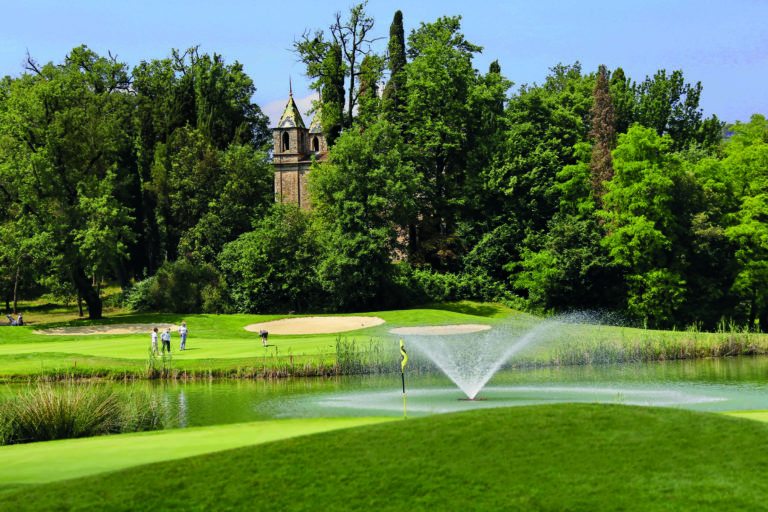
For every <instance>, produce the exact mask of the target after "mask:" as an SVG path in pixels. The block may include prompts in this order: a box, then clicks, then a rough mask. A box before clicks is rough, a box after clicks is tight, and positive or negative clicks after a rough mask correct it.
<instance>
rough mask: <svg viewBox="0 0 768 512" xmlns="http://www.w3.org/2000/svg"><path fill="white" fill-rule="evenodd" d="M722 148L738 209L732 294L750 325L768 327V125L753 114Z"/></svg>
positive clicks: (730, 232)
mask: <svg viewBox="0 0 768 512" xmlns="http://www.w3.org/2000/svg"><path fill="white" fill-rule="evenodd" d="M731 129H732V131H733V135H732V137H731V138H730V140H729V142H728V143H727V144H726V145H725V147H724V152H725V155H726V157H725V159H724V160H723V162H722V166H723V168H724V169H725V173H726V176H727V180H728V182H729V185H730V186H732V187H733V191H734V194H735V198H736V200H737V201H738V209H737V211H736V212H735V214H734V215H733V217H732V219H733V220H732V225H730V226H729V227H728V228H727V229H726V231H725V233H726V235H727V236H728V238H729V239H730V240H731V241H732V242H733V243H734V244H735V248H736V253H735V256H736V261H737V263H738V270H737V272H738V273H737V276H736V280H735V282H734V284H733V292H734V293H735V294H736V296H737V297H739V299H740V300H742V301H744V302H745V303H746V307H747V310H748V315H749V320H750V324H753V325H754V322H755V320H756V319H759V320H760V325H761V327H762V328H763V329H765V328H766V326H768V193H766V190H768V121H766V118H765V117H764V116H762V115H758V114H755V115H753V116H752V118H751V120H750V122H749V123H736V124H735V125H734V126H733V127H732V128H731Z"/></svg>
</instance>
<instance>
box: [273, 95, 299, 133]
mask: <svg viewBox="0 0 768 512" xmlns="http://www.w3.org/2000/svg"><path fill="white" fill-rule="evenodd" d="M277 127H278V128H306V126H304V120H303V119H302V118H301V114H300V113H299V107H297V106H296V102H295V101H293V93H291V96H290V97H289V98H288V103H286V104H285V109H284V110H283V115H282V116H280V122H279V123H277Z"/></svg>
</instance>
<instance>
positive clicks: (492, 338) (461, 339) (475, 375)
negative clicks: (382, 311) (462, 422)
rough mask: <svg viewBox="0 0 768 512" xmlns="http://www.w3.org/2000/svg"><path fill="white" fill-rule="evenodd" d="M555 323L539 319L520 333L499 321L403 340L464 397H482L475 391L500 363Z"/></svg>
mask: <svg viewBox="0 0 768 512" xmlns="http://www.w3.org/2000/svg"><path fill="white" fill-rule="evenodd" d="M556 323H557V322H553V321H543V322H539V323H537V324H535V325H534V326H533V327H526V328H525V330H524V331H523V332H519V330H518V332H515V331H514V330H513V329H512V328H511V326H510V325H508V324H502V325H500V326H498V327H495V328H493V329H491V330H487V331H481V332H476V333H473V334H471V335H467V334H462V335H453V336H447V337H446V336H440V337H438V336H431V335H410V336H407V337H406V343H407V346H409V347H413V349H414V350H415V351H416V352H417V353H420V354H422V355H424V356H426V357H428V358H429V359H430V360H432V362H434V363H435V364H436V365H437V366H438V368H440V370H442V372H443V373H445V375H446V376H447V377H448V378H449V379H451V380H452V381H453V382H454V384H456V385H457V386H458V387H459V388H460V389H461V390H462V391H463V392H464V394H466V396H467V398H466V399H463V400H481V399H479V398H477V394H478V393H479V392H480V390H481V389H483V386H485V384H486V383H487V382H488V381H489V380H490V379H491V377H493V375H494V374H495V373H496V372H497V371H499V369H500V368H501V367H502V365H504V363H505V362H507V361H508V360H509V359H510V358H511V357H512V356H514V355H515V354H517V353H519V352H520V351H521V350H523V349H524V348H526V347H527V346H529V345H530V344H531V343H533V342H534V341H536V340H537V339H539V338H540V337H541V336H542V335H543V334H545V333H546V331H547V330H549V329H550V328H552V327H553V326H554V325H556ZM519 327H520V326H519V324H518V328H519Z"/></svg>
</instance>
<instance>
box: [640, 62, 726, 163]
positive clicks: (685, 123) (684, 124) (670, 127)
mask: <svg viewBox="0 0 768 512" xmlns="http://www.w3.org/2000/svg"><path fill="white" fill-rule="evenodd" d="M633 90H634V93H635V96H636V98H637V99H636V104H635V112H634V117H633V119H634V121H636V122H639V123H640V124H642V125H643V126H647V127H649V128H653V129H654V130H656V133H658V134H659V135H669V136H670V138H671V139H672V149H675V150H682V149H685V148H687V147H688V146H689V145H690V144H692V143H693V144H705V145H711V144H716V143H718V142H719V140H720V137H721V131H722V123H721V122H720V121H719V120H718V119H717V116H713V117H712V118H709V119H707V120H704V119H703V112H702V110H701V108H700V107H699V101H700V100H701V92H702V86H701V82H697V83H696V84H695V85H691V84H689V83H687V82H686V81H685V77H684V76H683V72H682V71H681V70H675V71H673V72H672V73H671V74H670V75H667V72H666V70H664V69H660V70H659V71H657V72H656V74H655V75H654V76H653V78H651V77H646V78H645V80H644V81H643V82H641V83H639V84H635V85H634V87H633Z"/></svg>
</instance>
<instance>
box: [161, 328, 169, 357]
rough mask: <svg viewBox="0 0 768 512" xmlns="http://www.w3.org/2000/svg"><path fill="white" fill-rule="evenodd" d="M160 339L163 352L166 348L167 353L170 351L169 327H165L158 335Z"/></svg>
mask: <svg viewBox="0 0 768 512" xmlns="http://www.w3.org/2000/svg"><path fill="white" fill-rule="evenodd" d="M160 341H162V342H163V354H165V351H166V350H167V351H168V353H169V354H170V353H171V328H170V327H166V329H165V330H164V331H163V334H161V335H160Z"/></svg>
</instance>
